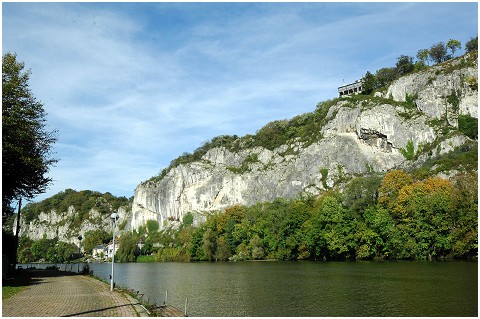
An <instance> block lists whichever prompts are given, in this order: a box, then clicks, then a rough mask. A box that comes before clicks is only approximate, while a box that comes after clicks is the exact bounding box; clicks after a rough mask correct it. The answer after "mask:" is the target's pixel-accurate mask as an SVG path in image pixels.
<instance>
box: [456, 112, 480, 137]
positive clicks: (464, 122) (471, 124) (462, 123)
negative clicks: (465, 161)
mask: <svg viewBox="0 0 480 319" xmlns="http://www.w3.org/2000/svg"><path fill="white" fill-rule="evenodd" d="M458 130H459V131H460V132H462V133H463V134H465V135H466V136H468V137H470V138H472V139H478V119H477V118H475V117H472V116H470V115H462V114H460V115H459V116H458Z"/></svg>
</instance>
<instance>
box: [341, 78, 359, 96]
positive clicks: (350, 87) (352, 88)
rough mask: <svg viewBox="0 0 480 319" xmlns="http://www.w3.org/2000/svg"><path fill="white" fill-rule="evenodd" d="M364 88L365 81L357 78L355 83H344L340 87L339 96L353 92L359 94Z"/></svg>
mask: <svg viewBox="0 0 480 319" xmlns="http://www.w3.org/2000/svg"><path fill="white" fill-rule="evenodd" d="M362 89H363V81H362V80H357V81H355V82H353V83H350V84H346V85H342V86H340V87H338V96H339V97H342V96H346V95H351V94H358V93H361V92H362Z"/></svg>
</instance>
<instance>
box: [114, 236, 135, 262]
mask: <svg viewBox="0 0 480 319" xmlns="http://www.w3.org/2000/svg"><path fill="white" fill-rule="evenodd" d="M137 247H138V237H137V236H136V235H135V234H133V233H124V234H123V235H122V237H120V241H119V247H118V250H117V252H116V254H115V260H116V261H118V262H121V263H124V262H132V261H135V251H136V250H137Z"/></svg>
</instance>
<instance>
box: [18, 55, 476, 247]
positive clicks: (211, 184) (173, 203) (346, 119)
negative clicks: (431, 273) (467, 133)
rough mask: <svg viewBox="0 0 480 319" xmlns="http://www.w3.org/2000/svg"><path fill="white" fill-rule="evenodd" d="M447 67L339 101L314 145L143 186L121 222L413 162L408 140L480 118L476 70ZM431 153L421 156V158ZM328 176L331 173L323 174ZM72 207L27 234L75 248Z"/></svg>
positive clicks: (98, 219)
mask: <svg viewBox="0 0 480 319" xmlns="http://www.w3.org/2000/svg"><path fill="white" fill-rule="evenodd" d="M454 63H461V61H460V60H457V61H454ZM444 68H445V65H439V66H435V67H432V68H429V69H428V70H426V71H423V72H418V73H415V74H411V75H407V76H405V77H402V78H400V79H398V80H396V81H394V82H393V83H392V85H391V86H390V87H389V88H388V89H387V91H386V93H384V94H383V95H382V94H381V93H377V94H376V97H383V98H384V100H383V101H382V100H380V99H376V100H375V101H373V102H368V103H358V104H357V105H354V104H353V103H352V102H351V101H348V100H339V101H338V102H337V104H335V105H333V106H331V107H330V109H329V111H328V113H327V123H326V125H324V126H323V128H322V129H321V134H322V136H323V138H321V139H320V140H319V141H318V142H316V143H313V144H311V145H308V146H307V145H304V144H303V143H301V142H300V141H299V140H292V141H290V142H289V143H288V145H282V146H280V147H278V148H277V149H274V150H268V149H266V148H262V147H254V148H249V149H243V150H241V151H238V152H232V151H230V150H228V149H227V148H225V147H216V148H213V149H210V150H209V151H208V152H207V153H206V154H205V155H204V156H203V157H202V158H201V159H200V160H199V161H195V162H192V163H188V164H181V165H178V166H177V167H174V168H172V169H171V170H169V171H168V173H167V174H166V175H165V176H164V177H163V178H162V179H161V180H160V181H156V182H155V181H147V182H143V183H141V184H140V185H138V186H137V188H136V189H135V195H134V200H133V204H132V207H131V210H126V209H120V210H119V214H120V221H119V222H120V223H122V221H125V223H124V224H125V230H126V231H129V230H132V229H138V228H139V227H140V226H143V225H145V224H146V222H147V221H148V220H157V221H158V222H159V225H160V227H166V226H168V225H177V224H178V223H180V222H181V221H182V219H183V216H185V214H187V213H189V212H192V213H194V217H195V220H194V222H195V223H198V222H199V221H201V220H203V219H204V218H205V214H207V213H208V212H211V211H215V210H221V209H224V208H226V207H229V206H232V205H235V204H242V205H253V204H255V203H257V202H262V201H272V200H274V199H275V198H278V197H282V198H293V197H295V196H298V195H299V194H301V193H307V194H314V195H317V194H319V193H320V192H321V191H322V190H324V189H325V187H327V188H328V187H333V186H334V185H335V184H336V183H337V181H338V180H339V179H340V178H341V177H343V176H344V175H345V174H362V173H365V172H367V171H370V170H374V171H377V172H385V171H387V170H390V169H392V168H395V167H401V166H402V165H404V164H405V162H406V159H405V157H404V156H403V155H402V154H401V152H400V150H401V149H404V148H406V145H407V143H408V142H409V141H412V142H413V144H414V148H415V150H416V151H417V150H418V149H419V148H420V147H421V146H422V145H428V144H430V143H432V142H434V141H436V140H437V138H438V137H439V136H438V135H437V134H438V133H437V132H436V131H435V129H434V128H432V127H431V126H430V125H431V124H429V123H430V122H431V121H432V120H435V119H437V120H438V119H444V118H445V117H446V118H447V120H448V123H449V124H450V125H457V118H458V115H459V114H468V115H470V116H472V117H475V118H477V117H478V91H477V88H475V87H472V86H471V85H472V83H476V81H477V78H478V75H477V69H476V68H475V67H467V68H461V69H457V70H454V71H451V72H445V70H444ZM467 79H470V80H471V79H473V80H471V81H467ZM452 94H454V95H455V96H456V97H457V98H458V105H456V106H454V105H452V103H449V102H448V101H447V100H448V97H449V96H451V95H452ZM407 95H408V96H409V97H415V98H416V99H415V100H414V102H415V104H416V108H417V111H418V112H417V111H416V110H410V111H409V112H412V111H413V114H410V115H411V116H410V118H408V119H406V118H405V114H402V113H404V112H406V109H405V108H404V106H402V105H401V103H398V102H404V101H405V100H406V98H407ZM388 99H393V100H390V102H389V101H388ZM378 100H380V101H381V102H378ZM375 103H377V104H376V105H375ZM467 140H468V139H467V138H466V137H464V136H460V135H458V136H454V137H451V138H449V139H447V140H445V141H443V142H441V143H440V144H439V145H438V146H437V148H436V149H435V150H433V151H432V152H431V153H432V155H431V156H436V155H439V154H444V153H446V152H449V151H451V150H453V148H454V147H456V146H459V145H462V144H464V143H465V142H466V141H467ZM429 156H430V155H428V154H426V155H422V157H420V159H419V161H422V160H426V159H427V158H428V157H429ZM327 171H328V174H327V176H322V172H323V173H325V172H327ZM72 209H73V208H70V209H69V210H68V211H67V212H58V213H57V212H55V211H52V212H44V213H42V214H40V216H39V218H38V220H36V221H34V222H31V223H30V224H29V225H22V233H25V234H28V235H29V236H30V237H31V238H34V239H40V238H42V237H43V236H44V235H45V236H46V237H47V238H53V237H55V236H57V237H58V238H59V239H60V240H65V241H70V242H73V243H76V242H75V240H77V239H76V237H77V236H78V234H73V233H69V232H71V231H70V230H69V229H70V228H69V222H68V220H69V217H71V216H73V215H74V214H75V211H74V210H72ZM110 227H111V225H110V221H109V219H108V218H104V217H103V216H102V215H101V214H100V213H99V212H98V211H95V210H92V211H91V212H90V218H89V219H88V220H86V221H85V222H84V223H83V224H82V226H81V229H80V233H85V232H86V231H87V230H93V229H99V228H100V229H105V230H106V231H109V230H110Z"/></svg>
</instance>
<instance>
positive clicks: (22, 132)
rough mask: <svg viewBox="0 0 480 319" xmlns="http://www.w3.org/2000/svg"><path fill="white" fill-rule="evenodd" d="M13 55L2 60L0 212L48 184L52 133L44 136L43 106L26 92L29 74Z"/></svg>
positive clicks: (44, 188)
mask: <svg viewBox="0 0 480 319" xmlns="http://www.w3.org/2000/svg"><path fill="white" fill-rule="evenodd" d="M24 67H25V65H24V63H22V62H18V61H17V56H16V55H15V54H11V53H6V54H4V55H3V57H2V206H3V209H2V212H3V214H5V213H7V212H11V210H10V209H9V207H10V206H11V202H12V200H15V199H19V198H33V197H34V196H36V195H38V194H41V193H44V192H45V190H46V189H47V186H48V185H49V184H50V183H51V182H52V178H51V177H47V176H46V174H47V172H48V171H49V169H50V166H52V165H53V164H54V163H56V162H57V160H56V159H53V158H51V153H52V146H53V144H54V143H55V141H56V136H55V134H56V132H55V131H53V132H48V131H47V130H46V129H45V127H46V113H45V110H44V109H43V105H42V104H41V103H40V102H38V101H37V100H36V98H35V97H34V96H33V94H32V92H31V90H30V88H29V84H28V81H29V78H30V71H24Z"/></svg>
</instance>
